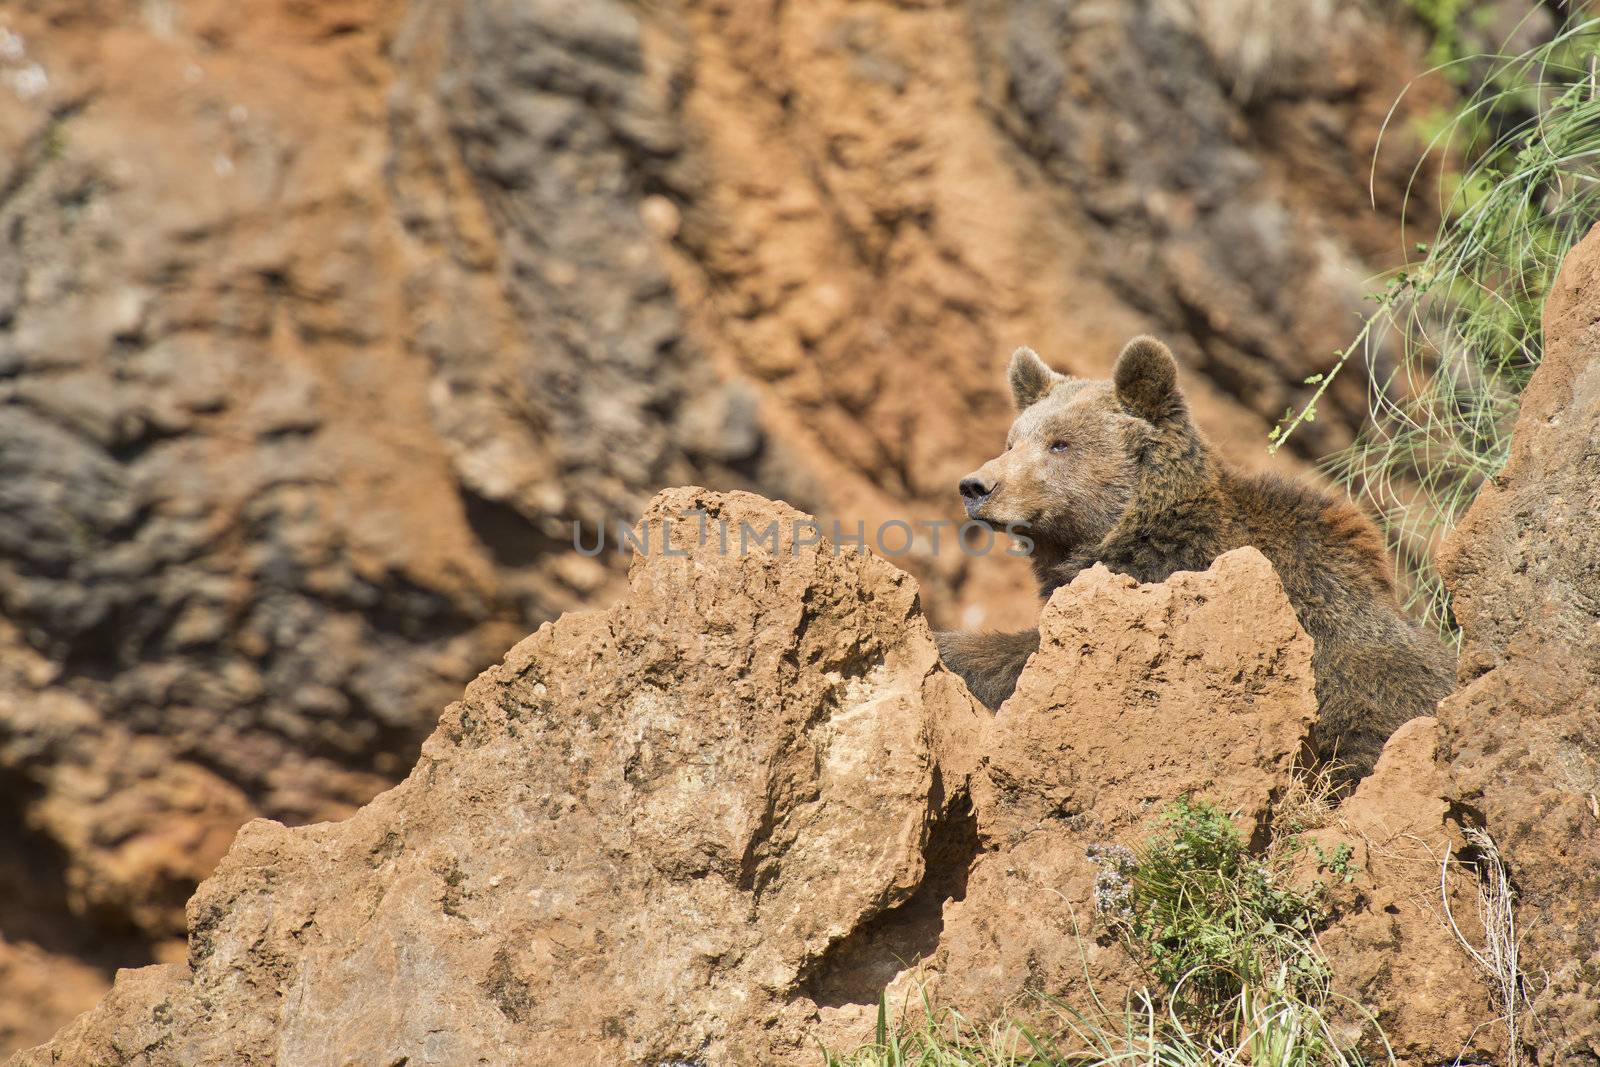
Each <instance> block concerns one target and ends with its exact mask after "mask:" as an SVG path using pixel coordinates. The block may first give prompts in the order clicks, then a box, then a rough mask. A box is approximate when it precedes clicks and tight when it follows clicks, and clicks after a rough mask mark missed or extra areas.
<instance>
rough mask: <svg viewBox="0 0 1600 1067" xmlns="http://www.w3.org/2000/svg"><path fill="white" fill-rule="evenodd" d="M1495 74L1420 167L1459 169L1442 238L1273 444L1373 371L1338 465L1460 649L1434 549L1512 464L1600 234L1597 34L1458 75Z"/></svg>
mask: <svg viewBox="0 0 1600 1067" xmlns="http://www.w3.org/2000/svg"><path fill="white" fill-rule="evenodd" d="M1444 6H1449V5H1444ZM1486 62H1487V63H1488V66H1487V74H1486V75H1485V76H1484V78H1483V80H1482V82H1481V87H1480V88H1479V89H1477V90H1476V91H1474V92H1472V93H1470V94H1468V95H1467V96H1466V97H1465V98H1464V99H1463V100H1462V102H1461V104H1460V105H1459V107H1458V108H1457V109H1456V110H1455V112H1454V113H1453V114H1452V115H1450V116H1449V117H1448V118H1447V120H1446V121H1444V122H1443V123H1441V124H1440V127H1439V129H1438V132H1437V133H1436V134H1435V135H1434V136H1433V138H1432V139H1431V141H1430V142H1429V145H1428V149H1427V152H1426V153H1424V158H1426V156H1427V155H1429V154H1432V153H1436V152H1437V153H1441V154H1443V155H1444V156H1445V158H1447V159H1451V160H1459V161H1460V165H1459V167H1455V168H1452V167H1446V168H1444V170H1443V171H1442V177H1441V184H1440V187H1439V189H1438V196H1439V200H1440V204H1441V207H1442V212H1441V218H1442V220H1443V221H1442V222H1441V224H1440V227H1439V230H1438V234H1437V236H1436V238H1435V239H1434V241H1433V242H1432V243H1431V244H1428V245H1419V246H1418V247H1417V253H1418V256H1419V257H1420V258H1418V259H1416V260H1415V261H1414V262H1412V263H1410V264H1408V265H1407V266H1406V267H1404V268H1402V269H1400V270H1397V271H1395V272H1393V273H1392V274H1391V275H1389V276H1388V278H1387V284H1386V287H1385V288H1384V289H1383V290H1382V291H1381V292H1380V293H1379V294H1378V295H1377V296H1376V297H1375V298H1374V299H1375V301H1376V307H1375V309H1374V310H1373V312H1372V313H1371V314H1370V315H1369V317H1368V318H1367V319H1366V320H1365V322H1364V323H1363V324H1362V326H1361V328H1360V330H1359V331H1358V332H1357V334H1356V336H1355V338H1354V340H1353V341H1352V342H1351V343H1350V344H1349V346H1347V347H1346V348H1345V349H1343V350H1342V351H1340V352H1337V353H1335V356H1334V363H1333V365H1332V367H1331V368H1330V369H1329V370H1328V371H1326V372H1324V373H1322V374H1317V375H1313V376H1312V377H1311V378H1309V379H1307V384H1308V385H1316V386H1317V388H1316V390H1315V391H1314V392H1313V394H1312V395H1311V398H1310V399H1309V400H1308V401H1307V403H1306V404H1305V405H1304V406H1303V407H1302V408H1301V409H1300V410H1299V411H1298V412H1295V411H1294V410H1293V409H1291V410H1290V411H1289V412H1287V413H1286V414H1285V416H1284V418H1283V420H1282V421H1281V422H1280V423H1279V424H1278V426H1277V427H1275V428H1274V429H1273V430H1272V432H1271V434H1270V435H1269V444H1268V447H1269V450H1271V451H1276V450H1277V449H1278V448H1280V447H1281V446H1282V445H1283V443H1284V442H1285V441H1287V440H1288V439H1289V437H1290V436H1291V435H1292V434H1293V433H1294V431H1295V429H1296V428H1297V427H1298V426H1299V425H1300V424H1301V423H1303V422H1310V421H1312V420H1314V419H1315V418H1316V407H1317V401H1318V400H1320V399H1321V397H1322V395H1323V394H1324V393H1325V392H1326V391H1327V388H1328V386H1329V384H1330V383H1331V382H1332V381H1333V380H1334V379H1335V378H1336V377H1337V376H1338V375H1339V373H1340V372H1341V371H1342V370H1343V369H1344V368H1345V367H1346V366H1347V365H1348V364H1350V363H1351V362H1356V363H1358V364H1360V365H1362V366H1364V367H1365V368H1366V372H1367V376H1368V384H1369V396H1370V410H1371V415H1372V422H1371V425H1370V426H1368V427H1367V428H1366V429H1365V430H1363V432H1362V433H1361V434H1360V436H1359V437H1358V439H1357V440H1356V442H1355V443H1354V444H1353V445H1352V446H1351V447H1349V448H1348V449H1345V450H1344V451H1342V452H1340V453H1337V454H1336V455H1334V456H1332V457H1331V458H1330V459H1329V460H1328V462H1327V466H1328V469H1329V470H1330V472H1331V473H1332V474H1333V475H1334V476H1335V477H1337V478H1338V479H1339V480H1340V481H1341V482H1342V483H1343V484H1344V485H1345V486H1347V487H1348V488H1349V490H1350V492H1351V494H1352V495H1353V496H1355V497H1357V498H1358V499H1361V500H1363V501H1364V502H1365V503H1366V504H1367V505H1368V506H1369V507H1370V508H1371V509H1372V510H1373V511H1374V512H1375V514H1376V516H1377V518H1378V519H1379V522H1380V524H1381V525H1382V527H1383V529H1384V531H1385V533H1386V534H1387V536H1388V538H1389V541H1390V544H1391V547H1392V548H1393V549H1394V550H1395V554H1396V558H1397V561H1398V565H1399V578H1400V585H1401V587H1402V589H1403V590H1404V591H1405V594H1406V597H1407V601H1408V603H1407V606H1408V608H1410V609H1411V610H1412V611H1414V612H1415V613H1416V614H1418V615H1420V616H1422V617H1423V618H1424V619H1426V620H1427V621H1428V622H1429V623H1431V624H1432V625H1433V626H1435V627H1437V628H1438V629H1439V630H1440V631H1441V632H1442V633H1444V634H1445V635H1447V636H1452V637H1453V636H1454V635H1455V623H1454V617H1453V615H1452V614H1451V610H1450V600H1449V594H1448V591H1447V590H1446V589H1445V588H1444V586H1443V584H1442V582H1441V581H1440V579H1439V576H1438V573H1437V572H1436V571H1435V569H1434V567H1433V563H1432V559H1433V552H1434V549H1435V548H1436V547H1437V545H1438V543H1439V542H1440V540H1441V539H1442V538H1443V537H1444V536H1445V535H1446V534H1447V533H1448V532H1449V531H1450V530H1451V529H1452V528H1453V527H1454V526H1455V525H1456V523H1457V522H1458V521H1459V520H1460V519H1461V517H1462V516H1463V515H1464V514H1465V512H1466V509H1467V507H1468V506H1469V505H1470V504H1471V503H1472V500H1473V498H1474V496H1476V494H1477V492H1478V489H1479V488H1480V487H1481V486H1482V485H1483V484H1484V482H1485V481H1486V480H1488V479H1490V478H1492V477H1494V475H1495V474H1497V473H1499V471H1500V469H1501V468H1502V467H1503V466H1504V465H1505V462H1506V459H1507V458H1508V456H1509V450H1510V440H1511V430H1512V425H1513V423H1514V421H1515V417H1516V413H1517V409H1518V406H1519V403H1520V399H1521V395H1522V391H1523V389H1524V388H1525V387H1526V386H1527V383H1528V380H1529V378H1530V377H1531V376H1532V374H1533V372H1534V370H1535V369H1536V368H1537V367H1538V365H1539V361H1540V358H1541V356H1542V354H1543V340H1544V339H1543V334H1542V330H1541V323H1540V319H1541V315H1542V313H1543V309H1544V301H1545V296H1546V295H1547V294H1548V293H1549V291H1550V287H1551V285H1552V284H1553V283H1554V281H1555V276H1556V272H1557V271H1558V270H1559V268H1560V266H1561V261H1562V258H1563V257H1564V256H1565V255H1566V253H1567V251H1568V250H1569V249H1571V247H1572V246H1573V245H1574V244H1576V243H1577V241H1578V240H1580V239H1581V238H1582V237H1583V235H1584V234H1585V233H1586V232H1588V230H1589V228H1590V227H1591V226H1592V225H1593V224H1594V223H1595V222H1596V221H1597V219H1600V79H1597V74H1596V71H1597V66H1600V19H1584V20H1581V21H1576V22H1573V23H1571V24H1569V25H1568V26H1567V27H1566V28H1564V29H1563V30H1562V31H1560V32H1559V33H1558V34H1557V35H1556V36H1555V37H1554V38H1552V39H1551V40H1550V41H1548V42H1546V43H1544V44H1542V45H1540V46H1538V47H1536V48H1533V49H1531V50H1529V51H1526V52H1523V53H1521V54H1519V55H1514V56H1495V57H1485V56H1472V57H1466V58H1464V59H1461V60H1457V61H1455V63H1453V64H1450V65H1447V69H1450V68H1455V67H1457V66H1459V65H1464V64H1469V63H1470V64H1473V65H1474V66H1475V67H1481V66H1483V65H1484V64H1485V63H1486ZM1396 106H1398V102H1397V105H1396ZM1392 115H1393V112H1392V111H1391V117H1392ZM1386 126H1387V123H1386ZM1421 166H1422V164H1421V162H1420V161H1419V163H1418V170H1419V171H1420V168H1421ZM1413 192H1415V190H1413Z"/></svg>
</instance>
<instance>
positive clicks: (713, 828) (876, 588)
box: [19, 490, 988, 1065]
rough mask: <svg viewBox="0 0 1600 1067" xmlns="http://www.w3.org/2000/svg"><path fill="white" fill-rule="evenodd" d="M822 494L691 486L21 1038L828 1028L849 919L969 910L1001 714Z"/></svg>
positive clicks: (494, 1043) (571, 1048)
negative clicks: (324, 816) (425, 712)
mask: <svg viewBox="0 0 1600 1067" xmlns="http://www.w3.org/2000/svg"><path fill="white" fill-rule="evenodd" d="M693 509H699V510H703V511H704V512H705V513H706V515H707V519H706V521H707V523H708V529H709V531H711V535H710V536H709V537H707V538H706V539H702V538H701V537H700V535H699V530H698V529H697V526H698V522H699V520H698V519H695V518H688V519H685V520H682V521H679V520H678V517H679V516H680V515H682V514H683V513H685V512H688V511H690V510H693ZM804 521H807V520H806V519H805V517H804V516H801V515H800V513H798V512H795V511H793V510H792V509H789V508H787V507H784V506H782V505H775V504H769V503H767V502H765V501H762V500H760V499H759V498H755V497H749V496H744V495H740V494H734V495H730V496H717V495H714V494H708V493H704V492H702V491H697V490H680V491H674V492H669V493H665V494H663V495H662V496H661V497H659V498H658V499H657V501H656V502H655V504H654V505H653V506H652V508H651V510H650V511H649V512H648V513H647V514H646V516H645V519H644V523H643V525H644V527H645V528H646V529H651V530H652V533H653V535H654V537H655V540H654V542H653V545H652V549H653V551H652V554H650V555H648V556H640V557H639V558H638V559H637V560H636V562H635V563H634V565H633V568H632V571H631V575H630V589H629V594H628V596H627V597H626V599H624V600H623V601H622V602H620V603H619V604H617V605H616V606H615V607H613V608H610V609H607V610H604V611H595V612H588V613H581V614H570V615H567V616H565V617H563V618H562V619H561V620H559V621H558V622H556V623H554V624H548V625H546V626H544V627H542V628H541V629H540V630H539V631H538V632H537V633H535V634H533V635H532V636H531V637H529V638H527V639H526V640H525V641H523V642H522V643H520V644H519V645H517V646H516V647H515V648H514V649H513V650H512V651H511V652H510V653H509V654H508V655H507V657H506V658H505V660H504V662H502V663H501V664H500V665H499V666H497V667H494V668H492V669H490V670H489V671H487V672H486V673H484V674H483V675H482V676H481V677H480V678H479V679H478V680H477V681H476V682H474V683H473V684H472V685H471V686H470V687H469V689H468V691H467V693H466V696H465V697H464V698H463V699H462V700H461V701H460V702H458V703H456V704H454V705H452V706H451V707H450V709H449V710H448V711H447V712H446V713H445V715H444V717H443V719H442V720H441V722H440V726H439V729H438V730H437V731H436V732H435V734H434V735H433V737H432V738H431V739H430V740H429V741H428V742H427V744H426V745H425V746H424V748H423V753H422V758H421V761H420V762H419V763H418V765H417V767H416V768H415V770H414V771H413V772H412V774H411V776H410V777H409V778H407V779H406V781H404V782H403V783H401V784H400V785H399V786H398V787H396V788H395V789H393V790H391V791H389V792H387V793H385V794H383V795H382V796H380V797H379V798H377V799H376V800H375V801H374V802H373V803H371V804H370V805H368V806H367V807H365V808H364V809H362V810H361V811H360V812H359V813H357V814H356V815H355V816H354V817H352V818H350V819H348V820H346V821H344V822H339V823H324V824H319V825H315V826H308V827H303V828H300V829H287V828H285V827H283V826H282V825H280V824H278V823H274V822H269V821H266V820H258V821H256V822H252V823H250V824H248V825H247V826H246V827H245V828H244V829H243V830H242V831H241V832H240V835H239V838H238V840H237V841H236V842H235V844H234V846H233V849H232V851H231V852H229V854H228V855H227V857H226V858H225V859H224V860H223V861H222V863H221V865H220V867H219V868H218V870H217V872H216V874H214V875H213V876H212V877H211V878H209V879H208V880H207V881H206V882H205V883H204V884H203V885H202V887H201V888H200V890H199V892H198V893H197V894H196V895H195V897H194V898H193V899H192V900H191V901H190V903H189V925H190V937H189V958H188V961H187V963H186V964H178V965H171V966H166V967H154V968H146V969H144V970H139V971H125V972H123V974H122V977H121V978H120V979H119V981H118V983H117V986H116V988H115V990H114V991H113V993H112V994H111V996H110V997H108V998H107V1000H106V1001H105V1002H104V1003H103V1004H102V1005H101V1006H100V1007H99V1008H98V1009H96V1010H95V1011H94V1012H91V1013H90V1014H89V1015H87V1016H85V1017H83V1018H82V1019H80V1020H79V1021H78V1022H77V1023H75V1024H74V1025H73V1026H72V1027H70V1028H69V1029H68V1030H67V1031H66V1032H64V1033H63V1034H62V1035H61V1037H60V1038H58V1039H57V1041H56V1042H55V1043H54V1044H53V1045H52V1046H50V1047H48V1048H46V1049H41V1050H38V1051H36V1052H34V1053H31V1054H28V1055H26V1056H24V1057H23V1058H22V1059H21V1060H20V1061H19V1062H21V1063H34V1062H38V1063H48V1062H60V1061H61V1060H62V1059H64V1060H65V1061H67V1062H82V1063H90V1062H93V1063H115V1064H122V1063H127V1064H132V1063H140V1064H173V1065H178V1064H185V1065H187V1064H195V1063H238V1064H246V1063H263V1064H264V1063H273V1062H284V1063H295V1064H304V1065H313V1064H329V1065H333V1064H345V1063H352V1062H354V1063H382V1064H392V1063H402V1062H404V1063H410V1064H413V1065H420V1064H441V1065H443V1064H450V1065H458V1064H468V1063H485V1064H512V1063H515V1064H547V1063H548V1064H556V1063H562V1064H572V1063H619V1062H624V1063H652V1064H654V1063H665V1062H676V1061H691V1060H692V1061H696V1062H699V1061H702V1060H706V1061H710V1062H717V1063H757V1062H761V1063H767V1062H778V1061H788V1060H794V1061H796V1062H799V1061H801V1060H803V1059H805V1058H806V1057H808V1056H810V1055H812V1054H813V1049H812V1048H811V1047H809V1046H808V1045H807V1040H808V1032H807V1030H808V1027H809V1026H810V1025H811V1024H812V1022H813V1021H814V1018H815V1011H816V1008H815V1001H814V999H813V997H814V996H819V995H820V994H818V993H817V992H816V990H817V988H818V987H819V985H821V984H825V983H826V981H827V979H826V978H825V976H824V975H823V973H822V972H823V971H824V970H825V969H826V967H827V964H828V962H829V961H830V960H831V959H833V958H835V957H836V956H838V955H839V953H840V952H841V949H840V946H841V945H846V944H848V943H850V942H851V939H852V938H853V937H857V936H859V934H860V932H861V931H862V930H863V929H866V928H869V927H871V928H873V929H875V930H877V931H879V932H880V933H881V934H883V944H882V946H881V949H880V951H882V952H884V953H893V952H899V953H901V954H904V955H916V954H917V953H919V952H925V951H927V950H928V949H929V948H930V947H931V944H932V942H933V941H934V940H936V939H937V936H938V932H939V923H940V905H941V904H942V903H943V901H942V899H940V898H938V897H933V898H931V899H930V898H928V896H927V893H928V892H929V890H928V887H929V886H933V887H934V888H938V887H940V886H942V885H943V882H942V881H940V879H939V877H938V876H937V875H936V874H930V871H929V864H930V857H934V856H937V857H938V858H939V860H940V862H941V863H944V864H946V865H948V866H953V867H954V868H956V869H964V868H965V864H966V863H967V861H968V860H969V859H970V850H971V835H970V834H965V835H964V834H963V823H962V810H963V805H964V803H965V800H964V796H965V782H966V780H967V777H968V775H969V773H970V770H971V766H972V760H973V753H974V751H975V742H976V738H977V736H978V731H979V729H980V727H981V726H982V724H983V722H984V721H985V720H986V719H987V717H988V716H987V713H986V712H985V711H983V710H982V708H981V707H980V706H979V705H977V704H976V703H975V702H974V701H973V700H972V698H971V697H970V696H969V695H968V694H967V692H966V690H965V688H964V687H963V686H962V685H961V683H960V682H959V681H958V680H957V679H956V678H955V677H954V676H953V675H951V674H949V673H948V672H946V671H945V670H943V669H942V668H941V667H940V666H939V663H938V658H937V654H936V652H935V649H934V646H933V642H932V639H931V635H930V632H929V630H928V627H927V624H926V622H925V621H924V620H923V618H922V615H921V613H920V611H919V609H918V604H917V588H916V584H915V582H913V581H912V580H911V579H910V578H909V577H907V576H906V575H905V574H903V573H901V572H900V571H898V570H896V569H895V568H893V567H892V566H889V565H888V564H886V563H884V562H882V561H881V560H878V559H876V558H873V557H869V556H862V555H854V554H846V553H843V552H840V551H837V550H836V549H835V548H834V547H833V546H832V545H830V544H828V543H826V542H822V543H817V542H815V540H814V539H813V538H811V537H810V536H809V533H808V531H807V530H806V529H804V528H802V529H800V530H799V531H798V532H797V531H796V529H795V523H796V522H804ZM721 522H727V523H729V524H730V526H731V528H732V529H733V530H734V531H738V530H739V529H740V524H743V523H748V524H749V525H750V526H751V527H752V528H753V529H756V530H758V531H765V530H766V528H767V527H768V526H769V525H771V524H776V525H777V527H778V528H779V541H778V547H777V549H776V550H775V551H774V550H771V549H770V547H768V546H765V545H762V544H761V543H759V542H754V543H752V544H751V546H750V551H748V552H745V553H741V552H739V551H737V549H736V548H734V549H733V550H730V551H726V552H725V551H723V549H722V547H721V545H720V544H719V539H718V537H717V536H716V533H715V531H716V530H717V524H719V523H721ZM664 533H665V534H666V536H665V537H664V536H663V535H664ZM808 541H810V542H811V543H809V544H808V543H806V542H808ZM890 958H892V956H891V957H890ZM865 965H866V964H862V966H865ZM136 1050H137V1051H136ZM51 1057H55V1059H52V1058H51ZM408 1057H409V1058H408Z"/></svg>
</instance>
